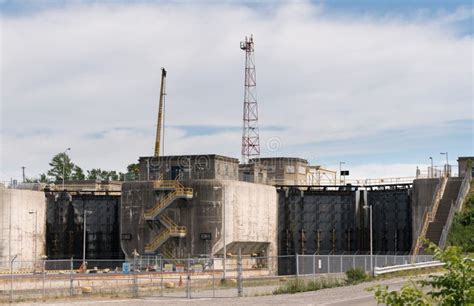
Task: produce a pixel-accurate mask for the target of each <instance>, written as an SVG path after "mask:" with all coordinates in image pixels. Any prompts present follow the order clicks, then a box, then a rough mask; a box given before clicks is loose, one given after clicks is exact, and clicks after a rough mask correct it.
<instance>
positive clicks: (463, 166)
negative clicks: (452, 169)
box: [458, 156, 474, 177]
mask: <svg viewBox="0 0 474 306" xmlns="http://www.w3.org/2000/svg"><path fill="white" fill-rule="evenodd" d="M468 161H471V167H470V169H468ZM472 163H474V156H460V157H458V176H459V177H464V175H465V174H466V171H471V173H473V174H474V167H473V165H472ZM472 176H473V177H474V175H472Z"/></svg>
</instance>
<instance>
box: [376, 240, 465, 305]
mask: <svg viewBox="0 0 474 306" xmlns="http://www.w3.org/2000/svg"><path fill="white" fill-rule="evenodd" d="M429 250H430V251H432V252H433V253H434V256H433V257H434V259H436V260H439V261H442V262H444V264H445V265H444V268H445V273H443V274H440V275H430V276H429V277H428V279H426V280H421V281H417V282H413V283H412V284H407V285H405V286H403V288H402V290H400V291H388V288H387V287H386V286H380V285H378V286H375V287H373V288H371V290H374V291H375V298H376V299H377V302H378V303H384V304H387V305H433V304H435V305H473V304H474V258H472V256H466V255H464V254H463V253H462V251H461V248H459V247H456V246H449V247H447V248H446V250H442V249H440V248H439V247H437V246H436V245H435V244H433V243H430V245H429ZM423 288H425V289H426V290H427V291H426V293H425V292H424V291H423V290H422V289H423Z"/></svg>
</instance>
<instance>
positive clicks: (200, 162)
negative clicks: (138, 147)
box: [138, 154, 239, 181]
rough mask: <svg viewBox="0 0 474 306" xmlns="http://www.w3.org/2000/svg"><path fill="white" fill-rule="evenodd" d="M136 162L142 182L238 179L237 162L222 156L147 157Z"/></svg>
mask: <svg viewBox="0 0 474 306" xmlns="http://www.w3.org/2000/svg"><path fill="white" fill-rule="evenodd" d="M138 161H139V167H140V180H142V181H153V180H159V179H162V180H176V179H180V180H214V179H221V180H238V179H239V174H238V171H239V160H238V159H235V158H231V157H227V156H222V155H215V154H207V155H174V156H147V157H140V158H139V160H138Z"/></svg>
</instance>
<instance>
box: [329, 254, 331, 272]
mask: <svg viewBox="0 0 474 306" xmlns="http://www.w3.org/2000/svg"><path fill="white" fill-rule="evenodd" d="M329 273H331V261H330V259H329V255H328V274H329Z"/></svg>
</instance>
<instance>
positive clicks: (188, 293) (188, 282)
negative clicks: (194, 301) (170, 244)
mask: <svg viewBox="0 0 474 306" xmlns="http://www.w3.org/2000/svg"><path fill="white" fill-rule="evenodd" d="M189 261H190V259H189V258H188V259H186V266H187V274H188V275H187V277H186V297H187V298H188V299H190V298H191V274H190V264H189Z"/></svg>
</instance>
